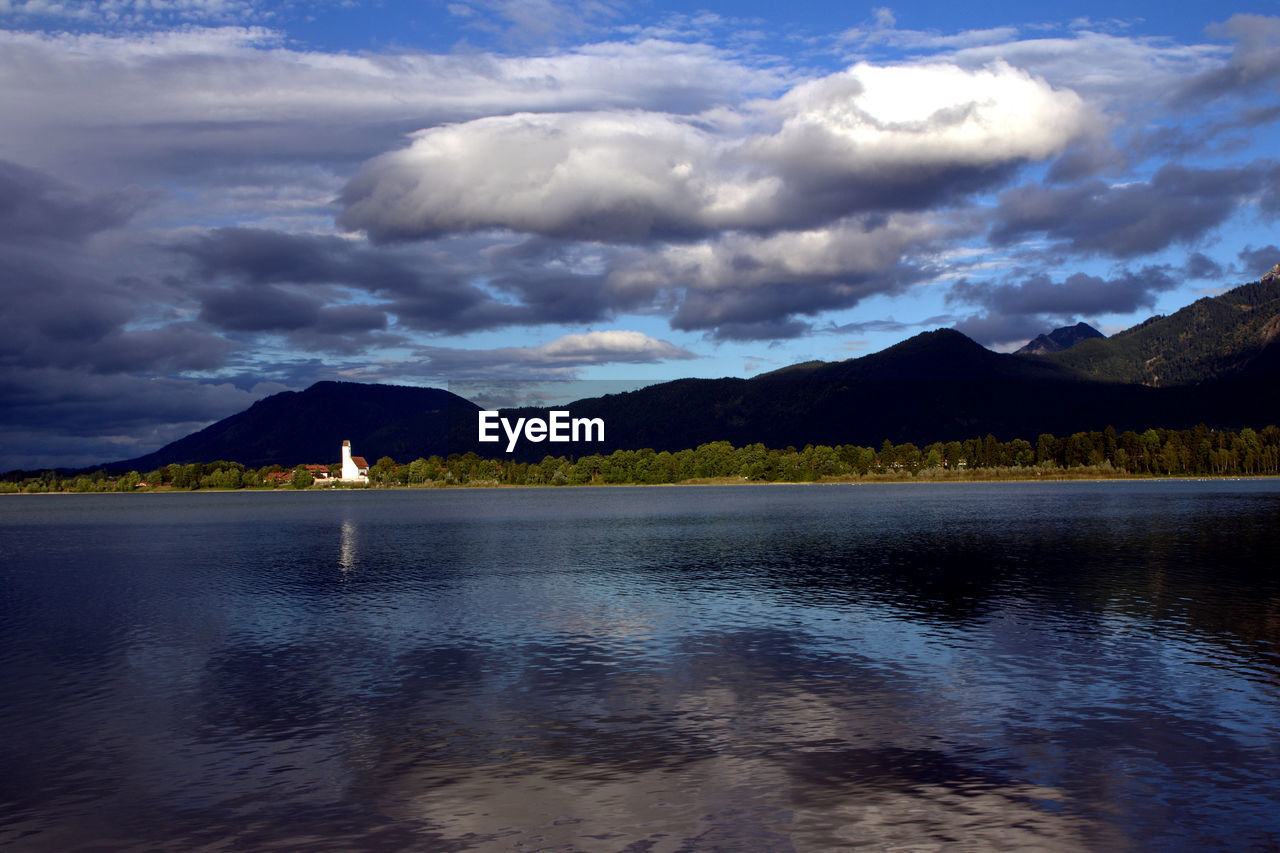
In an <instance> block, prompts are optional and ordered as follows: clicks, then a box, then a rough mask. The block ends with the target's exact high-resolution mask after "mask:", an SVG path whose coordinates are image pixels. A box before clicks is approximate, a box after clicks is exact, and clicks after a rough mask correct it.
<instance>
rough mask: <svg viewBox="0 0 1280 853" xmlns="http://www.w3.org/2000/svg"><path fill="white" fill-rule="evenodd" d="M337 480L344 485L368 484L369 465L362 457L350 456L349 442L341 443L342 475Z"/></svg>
mask: <svg viewBox="0 0 1280 853" xmlns="http://www.w3.org/2000/svg"><path fill="white" fill-rule="evenodd" d="M338 479H339V480H341V481H342V482H346V483H367V482H369V463H368V462H366V461H364V457H363V456H352V455H351V442H349V441H344V442H342V473H341V474H340V475H338Z"/></svg>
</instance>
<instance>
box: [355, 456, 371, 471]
mask: <svg viewBox="0 0 1280 853" xmlns="http://www.w3.org/2000/svg"><path fill="white" fill-rule="evenodd" d="M351 461H352V462H354V463H356V467H357V468H368V467H369V463H368V462H365V461H364V457H363V456H352V457H351Z"/></svg>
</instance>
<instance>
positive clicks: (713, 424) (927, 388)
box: [108, 280, 1280, 470]
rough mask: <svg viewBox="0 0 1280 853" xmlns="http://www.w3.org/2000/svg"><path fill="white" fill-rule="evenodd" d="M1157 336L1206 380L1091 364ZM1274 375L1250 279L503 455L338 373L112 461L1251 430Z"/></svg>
mask: <svg viewBox="0 0 1280 853" xmlns="http://www.w3.org/2000/svg"><path fill="white" fill-rule="evenodd" d="M1187 312H1189V313H1187ZM1195 328H1203V329H1204V330H1205V331H1204V332H1203V334H1204V335H1205V336H1206V337H1207V339H1209V340H1211V341H1213V342H1216V343H1218V344H1220V345H1221V346H1222V347H1223V352H1220V353H1217V354H1215V353H1213V352H1209V351H1208V349H1207V348H1206V347H1204V346H1201V347H1194V346H1192V347H1188V346H1187V330H1188V329H1195ZM1117 340H1119V341H1120V343H1119V344H1116V343H1115V341H1117ZM1153 342H1155V343H1153ZM1160 342H1164V345H1165V346H1166V347H1167V348H1169V349H1166V350H1160V351H1159V352H1158V355H1159V356H1160V357H1161V358H1163V359H1164V362H1163V363H1164V364H1172V365H1175V366H1181V370H1182V374H1181V375H1183V376H1188V377H1192V378H1195V377H1204V378H1201V379H1198V380H1196V381H1187V382H1179V383H1173V382H1170V383H1167V384H1162V383H1159V382H1142V381H1126V380H1124V379H1116V378H1114V376H1113V375H1112V373H1109V372H1107V371H1106V370H1102V369H1100V368H1098V367H1096V365H1098V364H1101V365H1103V366H1107V365H1110V366H1112V368H1113V371H1112V372H1119V370H1118V368H1115V365H1119V366H1120V367H1124V366H1126V365H1129V366H1131V365H1132V361H1133V358H1134V353H1135V352H1136V353H1138V354H1139V355H1141V354H1142V353H1144V352H1146V351H1148V350H1150V349H1152V348H1157V349H1158V347H1157V344H1159V343H1160ZM1233 342H1235V343H1233ZM1241 342H1243V343H1241ZM1144 346H1145V347H1146V348H1147V349H1146V350H1144V349H1143V347H1144ZM1109 348H1110V349H1109ZM1081 352H1083V354H1084V355H1083V356H1081V355H1079V354H1077V353H1081ZM1073 354H1074V355H1073ZM1215 359H1216V360H1215ZM1162 369H1163V367H1162ZM1277 377H1280V280H1274V281H1269V282H1256V283H1254V284H1251V285H1244V286H1242V287H1241V288H1236V289H1234V290H1232V291H1228V292H1227V293H1224V294H1221V295H1219V296H1217V297H1208V298H1206V299H1202V300H1198V301H1197V302H1196V303H1193V305H1191V306H1188V307H1187V308H1185V309H1183V310H1182V311H1179V312H1176V313H1174V314H1171V315H1169V316H1168V317H1153V318H1151V319H1150V320H1147V321H1145V322H1143V323H1140V324H1138V325H1136V326H1134V327H1133V328H1131V329H1129V330H1126V331H1125V332H1122V333H1119V334H1117V335H1114V336H1112V337H1111V338H1093V339H1090V340H1086V341H1084V342H1082V343H1079V344H1077V345H1075V346H1073V347H1071V348H1070V349H1066V350H1062V351H1060V352H1057V353H1052V354H1049V355H1029V354H1023V355H1017V354H1012V353H997V352H993V351H991V350H988V349H986V348H985V347H983V346H981V345H980V344H978V343H977V342H976V341H973V340H971V339H970V338H968V337H966V336H965V335H963V334H962V333H960V332H958V331H956V330H954V329H936V330H934V331H929V332H922V333H920V334H918V335H915V336H913V337H911V338H908V339H907V340H905V341H901V342H900V343H897V344H894V345H893V346H890V347H887V348H886V349H884V350H881V351H879V352H876V353H870V354H868V355H865V356H861V357H857V358H850V359H845V360H843V361H837V362H822V361H812V362H804V363H801V364H797V365H790V366H788V367H785V368H780V369H778V370H775V371H771V372H768V373H763V374H760V375H759V376H756V377H752V378H750V379H743V378H736V377H723V378H719V379H695V378H688V379H677V380H673V381H670V382H663V383H658V384H656V385H651V386H649V387H647V388H641V389H639V390H636V391H629V392H624V393H621V394H610V395H606V396H603V397H593V398H584V399H582V400H577V401H574V402H573V403H570V404H567V405H565V406H561V407H557V408H564V409H569V410H570V411H572V413H573V416H574V417H587V418H596V417H599V418H601V419H603V420H604V421H605V423H606V425H607V428H606V437H605V438H606V440H605V441H604V442H603V443H599V444H597V443H585V442H580V443H577V444H548V443H540V444H539V443H531V442H522V443H521V444H520V445H519V446H518V447H517V449H516V450H515V452H514V453H512V454H506V453H504V452H503V451H504V450H505V442H500V443H497V444H492V443H484V444H482V443H480V442H479V441H478V440H477V424H476V412H477V411H478V410H479V407H478V406H476V405H475V404H474V403H472V402H470V401H468V400H466V399H464V398H462V397H459V396H458V395H456V394H452V393H450V392H448V391H445V390H442V389H437V388H419V387H413V386H395V385H365V384H360V383H350V382H331V381H326V382H317V383H315V384H314V385H312V386H310V387H309V388H307V389H305V390H304V391H286V392H282V393H280V394H275V395H272V396H270V397H267V398H264V399H263V400H259V401H258V402H256V403H254V404H253V405H252V406H250V407H249V408H248V409H246V410H244V411H243V412H239V413H237V414H235V415H232V416H230V417H228V418H225V419H223V420H221V421H218V422H217V423H215V424H211V425H209V426H208V427H205V428H204V429H202V430H200V431H198V432H196V433H192V434H191V435H189V436H186V437H184V438H182V439H179V440H178V441H175V442H173V443H171V444H169V445H166V446H165V447H162V448H160V449H159V450H157V451H155V452H154V453H151V454H147V455H145V456H141V457H138V458H136V459H131V460H124V461H122V462H117V463H112V464H111V465H110V466H108V467H109V468H111V469H112V470H129V469H137V470H144V469H147V468H154V467H157V466H159V465H164V464H169V463H172V462H184V463H185V462H196V461H201V462H209V461H214V460H216V459H226V460H228V461H236V462H241V463H243V464H245V465H251V466H255V467H260V466H262V465H268V464H281V465H287V466H292V465H296V464H299V463H302V462H316V461H322V460H327V459H331V458H332V459H336V458H337V455H338V449H339V447H340V443H341V441H343V440H350V441H352V443H353V447H354V448H355V452H356V453H358V454H362V455H365V456H366V457H367V458H369V459H370V461H372V460H373V459H375V458H377V457H380V456H391V457H393V458H396V459H400V460H404V459H412V458H416V457H419V456H430V455H440V456H444V455H446V454H448V453H465V452H468V451H473V452H476V453H479V454H480V455H482V456H492V457H500V456H508V455H510V456H511V457H512V458H516V459H519V460H520V461H538V460H540V459H541V458H542V457H543V456H545V455H548V454H550V455H572V456H581V455H585V454H589V453H597V452H611V451H613V450H617V449H640V448H646V447H647V448H651V449H653V450H656V451H662V450H669V451H676V450H682V449H686V448H692V447H697V446H698V445H700V444H704V443H707V442H712V441H729V442H730V443H732V444H734V445H735V446H745V445H748V444H754V443H760V444H764V445H766V446H768V447H775V448H785V447H788V446H795V447H802V446H804V445H805V444H827V445H837V444H860V445H864V446H867V445H870V446H878V445H879V444H880V443H881V442H882V441H883V440H885V439H888V440H890V441H893V442H894V443H902V442H913V443H917V444H925V443H929V442H933V441H949V440H963V439H966V438H972V437H978V436H982V435H985V434H988V433H990V434H994V435H996V436H997V437H999V438H1001V439H1005V440H1007V439H1011V438H1026V439H1034V438H1035V436H1037V435H1038V434H1040V433H1043V432H1049V433H1053V434H1055V435H1069V434H1071V433H1074V432H1079V431H1087V430H1095V429H1097V430H1100V429H1102V428H1104V427H1106V426H1112V427H1115V428H1116V429H1118V430H1124V429H1134V430H1139V431H1141V430H1143V429H1146V428H1149V427H1168V428H1188V427H1192V426H1195V425H1197V424H1199V423H1205V424H1207V425H1209V426H1213V427H1221V428H1240V427H1243V426H1262V425H1265V424H1266V423H1275V422H1280V402H1278V401H1277V400H1275V399H1273V398H1275V397H1276V396H1277V395H1274V394H1269V393H1265V391H1266V389H1267V388H1273V387H1274V386H1275V381H1276V378H1277ZM1260 390H1261V391H1263V393H1259V391H1260ZM545 411H546V410H545V409H535V408H523V409H511V410H504V411H503V416H505V417H509V418H511V419H512V420H513V421H514V419H515V418H517V417H536V416H544V417H545Z"/></svg>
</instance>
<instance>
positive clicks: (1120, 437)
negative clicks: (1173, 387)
mask: <svg viewBox="0 0 1280 853" xmlns="http://www.w3.org/2000/svg"><path fill="white" fill-rule="evenodd" d="M327 467H328V469H329V470H330V472H331V473H333V474H336V471H337V468H338V466H337V465H336V464H332V465H329V466H327ZM321 473H323V472H321ZM1276 474H1280V428H1278V427H1276V426H1267V427H1265V428H1263V429H1261V430H1254V429H1251V428H1245V429H1241V430H1239V431H1238V432H1237V431H1231V430H1214V429H1210V428H1209V427H1206V426H1204V425H1200V426H1197V427H1195V428H1194V429H1186V430H1173V429H1148V430H1146V431H1145V432H1141V433H1138V432H1134V431H1131V430H1126V431H1124V432H1117V431H1116V430H1114V429H1112V428H1110V427H1108V428H1107V429H1104V430H1102V431H1094V432H1077V433H1074V434H1072V435H1069V436H1055V435H1052V434H1049V433H1043V434H1041V435H1039V436H1037V437H1036V439H1035V441H1031V440H1028V439H1022V438H1016V439H1012V440H1010V441H1000V440H998V439H997V438H996V437H995V436H993V435H990V434H988V435H987V436H986V437H984V438H971V439H967V440H965V441H948V442H935V443H932V444H928V445H925V446H924V447H919V446H917V445H915V444H912V443H910V442H906V443H903V444H894V443H892V442H891V441H888V440H885V441H884V442H883V443H882V444H881V445H880V447H879V448H874V447H864V446H859V445H853V444H845V445H837V446H835V447H829V446H826V445H807V446H805V447H804V448H802V449H796V448H794V447H787V448H782V449H777V448H768V447H765V446H764V445H762V444H749V445H747V446H745V447H734V446H733V445H732V444H730V443H729V442H727V441H715V442H709V443H706V444H702V445H699V446H698V447H697V448H693V449H689V450H681V451H678V452H676V453H671V452H668V451H662V452H654V451H653V450H648V449H646V450H617V451H614V452H613V453H610V454H592V455H588V456H582V457H579V458H577V459H573V458H566V457H562V456H550V455H548V456H546V457H544V458H543V459H542V461H541V462H514V461H511V460H507V459H490V458H485V457H483V456H480V455H477V454H476V453H471V452H469V453H464V454H451V455H449V456H446V457H440V456H430V457H426V458H419V459H415V460H413V461H410V462H405V463H400V462H396V460H394V459H392V458H391V457H389V456H383V457H382V458H380V459H379V460H378V461H377V462H376V463H375V464H374V465H373V466H371V467H370V469H369V483H368V486H367V487H369V488H391V487H439V486H451V485H456V486H544V485H549V486H577V485H628V484H630V485H645V484H655V485H656V484H664V483H687V482H695V483H696V482H735V481H736V482H760V483H811V482H821V481H847V480H848V481H852V480H872V481H878V480H884V481H905V480H921V481H924V480H999V479H1082V478H1126V477H1237V476H1257V475H1276ZM321 487H329V488H333V487H345V488H351V487H352V485H350V484H335V483H333V482H332V481H326V480H324V479H319V480H317V479H316V478H315V476H314V474H313V472H312V471H310V470H308V469H307V468H306V467H305V466H298V467H297V468H295V469H292V470H289V469H286V468H284V467H282V466H279V465H271V466H266V467H263V468H246V467H245V466H244V465H241V464H240V463H238V462H226V461H217V462H210V463H198V462H197V463H189V464H186V465H179V464H173V465H166V466H163V467H160V468H157V469H155V470H153V471H150V472H147V473H146V474H143V473H140V472H138V471H128V472H125V473H117V474H115V475H111V474H109V473H108V472H107V471H105V470H99V471H95V472H91V473H80V474H76V475H63V474H59V473H58V472H56V471H46V472H42V473H39V474H34V475H27V476H23V477H13V476H12V475H10V477H9V478H7V479H5V480H3V481H0V493H15V492H106V491H117V492H136V491H143V490H154V489H177V490H197V489H265V488H293V489H309V488H321ZM355 487H358V488H359V487H366V486H363V485H357V486H355Z"/></svg>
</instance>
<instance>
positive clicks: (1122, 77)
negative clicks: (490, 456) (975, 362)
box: [0, 0, 1280, 470]
mask: <svg viewBox="0 0 1280 853" xmlns="http://www.w3.org/2000/svg"><path fill="white" fill-rule="evenodd" d="M1278 85H1280V2H1277V0H1272V2H1255V3H1245V4H1237V5H1234V6H1231V7H1224V6H1222V5H1221V4H1213V5H1210V4H1208V3H1197V4H1188V3H1184V4H1155V3H1135V4H1116V3H1108V4H1102V3H1076V4H1060V5H1058V6H1055V7H1053V8H1052V9H1051V10H1046V8H1045V7H1044V6H1042V5H1031V4H1025V3H1002V4H986V5H983V6H982V7H981V8H964V9H961V8H960V7H957V6H956V5H955V4H949V3H914V4H910V5H892V6H872V5H866V6H857V5H847V6H844V7H841V8H838V9H834V8H832V6H831V4H819V3H809V2H793V3H788V4H773V3H733V4H728V3H720V4H715V3H711V4H707V3H703V4H698V5H680V4H670V3H657V2H623V0H578V1H577V2H558V0H456V2H424V3H410V2H383V3H362V2H341V3H308V4H262V3H257V2H254V1H253V0H182V2H173V3H169V2H163V0H150V2H145V3H134V2H125V0H120V2H108V3H81V2H21V0H0V115H4V116H5V119H4V122H3V124H0V270H3V272H2V273H0V276H2V278H0V287H3V288H4V299H5V302H6V305H7V310H6V311H5V312H4V314H3V316H2V317H0V360H2V361H0V364H2V367H0V394H2V395H3V399H4V402H5V405H4V407H3V413H2V414H0V424H2V427H0V428H2V429H3V435H4V440H3V445H2V446H0V470H4V469H8V468H14V467H27V468H35V467H41V466H49V465H87V464H93V463H96V462H101V461H107V460H111V459H120V458H127V457H130V456H134V455H139V454H141V453H145V452H148V451H150V450H153V449H155V448H157V447H159V446H160V445H162V444H164V443H166V442H167V441H170V440H172V439H174V438H177V437H180V436H182V435H184V434H186V433H188V432H190V431H192V430H194V429H197V428H199V427H201V426H203V425H205V424H207V423H209V422H211V421H213V420H216V419H218V418H221V417H224V416H226V415H229V414H231V413H233V412H236V411H239V410H241V409H243V408H245V407H246V406H248V405H249V404H250V403H252V402H253V401H254V400H256V399H260V398H261V397H263V396H265V395H267V394H270V393H274V392H276V391H280V390H285V389H300V388H304V387H306V386H307V385H309V384H311V383H312V382H314V381H317V380H321V379H349V380H355V381H365V382H394V383H401V384H420V385H448V384H451V383H452V384H459V383H464V382H466V383H508V382H525V381H528V382H534V381H543V380H549V379H564V378H575V379H585V380H598V381H606V380H608V381H613V380H616V379H619V378H629V379H638V380H647V381H660V380H663V379H670V378H676V377H680V376H751V375H755V374H757V373H759V372H761V371H765V370H769V369H773V368H775V367H779V366H782V365H786V364H791V363H794V362H797V361H804V360H809V359H824V360H837V359H842V358H849V357H854V356H857V355H861V354H866V353H869V352H874V351H877V350H880V349H883V348H884V347H886V346H889V345H891V344H893V343H896V342H898V341H901V340H904V339H906V338H908V337H910V336H912V335H914V334H917V333H919V332H921V331H926V330H929V329H933V328H938V327H953V328H957V329H959V330H961V331H963V332H965V333H966V334H968V335H970V336H971V337H973V338H974V339H975V340H978V341H979V342H981V343H983V344H984V345H987V346H990V347H992V348H994V349H999V350H1009V349H1013V348H1016V347H1017V346H1019V345H1021V344H1022V343H1024V342H1025V341H1026V340H1027V339H1028V338H1031V337H1034V336H1035V335H1037V334H1039V333H1041V332H1045V331H1049V330H1050V329H1052V328H1054V327H1056V326H1059V325H1064V324H1068V323H1074V322H1076V321H1079V320H1084V321H1086V322H1089V323H1092V324H1093V325H1095V326H1097V327H1098V328H1100V329H1101V330H1102V331H1104V332H1107V333H1111V332H1114V331H1118V330H1120V329H1123V328H1126V327H1128V326H1130V325H1133V324H1134V323H1137V322H1140V321H1141V320H1143V319H1145V318H1146V317H1148V316H1150V315H1151V314H1153V313H1168V312H1171V311H1174V310H1177V309H1178V308H1180V307H1182V306H1184V305H1187V304H1189V303H1190V302H1192V301H1194V300H1195V299H1197V298H1200V297H1202V296H1205V295H1209V294H1213V293H1217V292H1220V291H1221V290H1223V289H1226V288H1228V287H1232V286H1235V285H1237V284H1240V283H1243V282H1245V281H1252V280H1256V279H1257V278H1259V276H1260V275H1261V274H1262V273H1263V272H1264V271H1266V270H1267V269H1269V268H1270V266H1271V265H1272V264H1274V263H1277V262H1280V250H1277V248H1276V244H1277V242H1280V241H1277V239H1276V238H1275V237H1274V236H1273V234H1274V223H1275V218H1276V214H1277V212H1280V158H1278V156H1277V154H1278V152H1277V146H1276V143H1275V141H1274V139H1275V131H1276V123H1277V121H1278V120H1280V98H1278V97H1277V94H1278V91H1277V86H1278Z"/></svg>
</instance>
